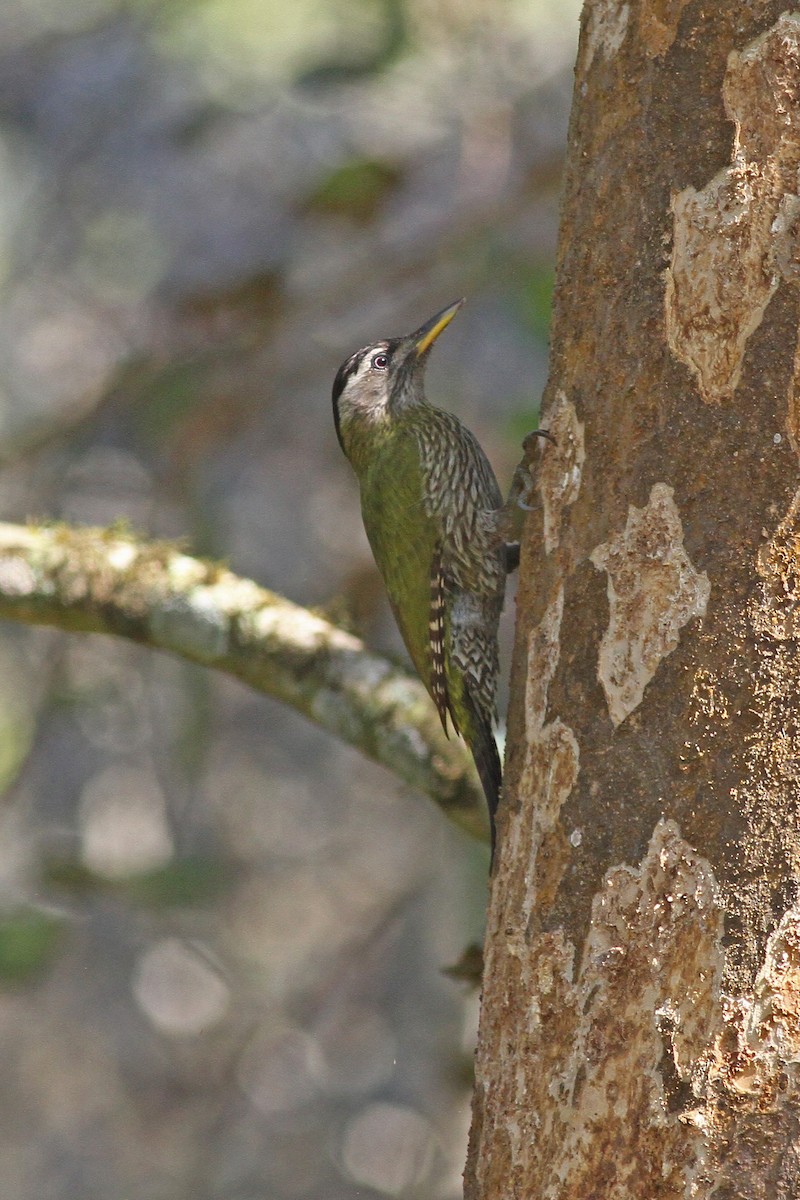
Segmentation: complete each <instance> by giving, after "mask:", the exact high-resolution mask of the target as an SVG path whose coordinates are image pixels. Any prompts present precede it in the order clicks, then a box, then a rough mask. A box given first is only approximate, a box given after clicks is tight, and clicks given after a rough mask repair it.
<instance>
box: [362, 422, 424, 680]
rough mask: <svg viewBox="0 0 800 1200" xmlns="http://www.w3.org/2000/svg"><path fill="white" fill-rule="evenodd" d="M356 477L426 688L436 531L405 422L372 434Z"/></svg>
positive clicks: (376, 551) (368, 527) (374, 542)
mask: <svg viewBox="0 0 800 1200" xmlns="http://www.w3.org/2000/svg"><path fill="white" fill-rule="evenodd" d="M359 477H360V483H361V513H362V516H363V520H364V528H365V529H366V532H367V537H368V538H369V544H370V546H371V547H372V553H373V554H374V556H375V562H376V563H377V565H378V569H379V570H380V572H381V574H382V576H383V578H384V582H385V584H386V591H387V593H388V595H389V602H390V603H391V606H392V611H393V612H394V615H395V619H396V621H397V624H398V626H399V629H400V633H401V634H402V637H403V641H404V642H405V644H406V648H407V650H408V653H409V654H410V656H411V660H412V662H413V663H414V666H415V667H416V669H417V672H418V674H419V676H420V678H421V679H422V682H423V683H424V684H425V686H426V688H428V690H429V691H430V686H431V647H430V636H429V631H428V620H429V616H430V603H431V564H432V563H433V559H434V554H435V551H436V540H437V531H436V528H435V526H434V524H433V522H432V521H431V520H430V519H429V518H428V517H427V516H426V514H425V511H424V508H423V503H422V496H423V480H422V476H421V472H420V461H419V450H418V447H417V443H416V441H415V439H414V436H413V433H412V432H411V428H410V426H409V425H408V424H406V423H403V424H400V425H398V426H396V427H393V428H389V429H387V430H386V431H385V432H383V434H382V436H381V437H380V438H379V439H376V443H375V445H374V446H373V453H372V455H371V456H370V458H369V462H368V464H367V465H366V467H365V469H364V470H363V472H359Z"/></svg>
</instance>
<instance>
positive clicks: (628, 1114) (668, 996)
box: [467, 821, 723, 1200]
mask: <svg viewBox="0 0 800 1200" xmlns="http://www.w3.org/2000/svg"><path fill="white" fill-rule="evenodd" d="M515 905H516V898H515V897H514V896H513V895H512V894H511V892H504V891H502V890H501V889H499V888H496V889H495V894H494V896H493V898H492V905H491V909H490V914H489V933H490V936H489V939H488V945H490V946H491V945H493V946H496V947H498V950H499V953H498V959H497V960H496V961H495V963H494V967H493V970H492V971H490V972H488V973H487V975H486V977H485V980H486V981H485V996H484V1014H485V1015H484V1021H485V1026H484V1028H483V1030H482V1037H481V1047H480V1054H479V1059H478V1087H477V1093H476V1105H477V1106H478V1108H479V1111H480V1113H481V1117H482V1120H481V1122H480V1123H476V1129H478V1130H479V1131H480V1141H479V1142H478V1143H474V1144H473V1146H472V1147H471V1154H470V1161H469V1164H468V1171H467V1185H468V1186H467V1196H469V1197H472V1196H475V1195H477V1193H476V1192H475V1191H474V1190H471V1185H470V1181H471V1179H472V1178H474V1172H475V1170H476V1168H477V1169H478V1177H479V1178H480V1177H481V1174H482V1175H483V1178H484V1179H485V1180H488V1181H489V1185H488V1187H486V1188H485V1190H483V1191H481V1193H480V1195H481V1197H484V1198H485V1200H501V1198H502V1200H523V1198H524V1200H530V1197H532V1196H536V1197H539V1198H540V1200H564V1197H566V1196H575V1197H586V1198H587V1200H588V1198H589V1197H611V1196H613V1197H614V1200H640V1198H641V1197H642V1196H647V1197H648V1200H662V1198H663V1200H666V1198H667V1197H669V1198H670V1200H675V1198H676V1197H679V1196H681V1197H682V1196H683V1195H684V1194H687V1195H688V1194H689V1193H688V1192H686V1193H685V1192H684V1187H685V1181H686V1180H687V1179H688V1178H689V1177H690V1176H691V1175H692V1174H693V1173H695V1172H696V1171H697V1169H698V1167H699V1165H700V1164H701V1163H702V1159H703V1155H704V1148H705V1142H704V1137H703V1134H702V1132H701V1130H700V1129H698V1127H697V1123H696V1122H693V1121H692V1120H687V1119H685V1118H684V1114H685V1113H686V1112H692V1110H693V1107H694V1105H695V1104H696V1102H697V1093H696V1087H698V1086H703V1085H704V1082H705V1077H704V1075H703V1074H702V1071H701V1070H700V1069H699V1067H702V1064H703V1061H704V1057H703V1056H704V1055H706V1054H707V1053H708V1050H709V1047H710V1046H711V1045H712V1044H713V1042H714V1038H715V1036H716V1034H717V1032H718V1030H719V1028H720V1025H721V1018H720V1004H719V984H720V979H721V972H722V949H721V939H722V935H723V914H722V911H721V907H720V904H719V900H718V892H717V885H716V882H715V880H714V876H713V873H712V870H711V867H710V865H709V864H708V863H707V862H706V861H705V860H704V859H702V858H701V857H700V856H699V855H698V854H696V853H695V852H694V851H693V850H692V848H691V847H690V846H689V845H688V844H687V843H686V842H685V841H684V840H683V839H682V837H681V835H680V831H679V830H678V827H677V825H676V824H675V823H674V822H672V821H661V822H659V824H658V825H657V827H656V829H655V830H654V832H653V836H652V838H651V841H650V845H649V847H648V850H647V853H646V854H645V857H644V859H643V860H642V862H641V863H640V864H639V865H638V866H636V867H627V866H619V867H614V868H612V869H611V870H610V871H608V873H607V874H606V876H605V879H604V881H603V884H602V887H601V888H600V891H599V892H598V894H597V895H596V896H595V899H594V903H593V906H592V926H591V932H590V934H589V936H588V938H587V941H586V945H585V947H584V950H583V954H582V956H581V966H580V969H579V970H578V971H577V972H576V970H575V961H574V960H575V954H574V950H573V948H572V946H571V945H570V943H569V941H568V940H567V939H566V938H565V936H564V934H563V931H554V932H541V933H539V934H536V935H531V936H529V937H528V938H521V937H515V936H513V933H514V922H515V919H516V915H517V914H516V907H515ZM501 947H502V949H500V948H501ZM501 993H502V994H501ZM498 1059H499V1061H500V1062H501V1064H502V1069H501V1070H499V1071H498V1069H497V1062H498ZM500 1130H502V1137H500ZM632 1130H636V1136H635V1137H632V1136H631V1131H632ZM484 1152H486V1153H489V1154H490V1155H491V1160H492V1161H491V1163H488V1162H487V1163H483V1162H481V1161H480V1159H481V1155H482V1154H483V1153H484ZM512 1164H513V1165H512Z"/></svg>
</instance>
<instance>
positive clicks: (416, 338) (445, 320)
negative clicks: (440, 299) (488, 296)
mask: <svg viewBox="0 0 800 1200" xmlns="http://www.w3.org/2000/svg"><path fill="white" fill-rule="evenodd" d="M463 303H464V300H463V298H462V299H461V300H456V302H455V303H454V304H448V306H447V308H443V309H442V311H441V312H438V313H437V314H436V316H435V317H431V319H430V321H426V322H425V324H424V325H420V327H419V329H418V330H417V332H416V333H414V334H412V335H411V340H412V341H413V343H414V349H415V350H416V352H417V358H420V357H421V356H422V355H423V354H424V353H425V351H426V350H430V348H431V346H432V345H433V343H434V342H435V341H436V339H437V338H438V336H439V334H440V333H441V332H442V330H443V329H446V328H447V326H448V325H449V324H450V322H451V321H452V319H453V317H454V316H455V315H456V313H457V312H458V310H459V309H460V308H461V305H462V304H463Z"/></svg>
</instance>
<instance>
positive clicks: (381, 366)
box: [371, 354, 389, 371]
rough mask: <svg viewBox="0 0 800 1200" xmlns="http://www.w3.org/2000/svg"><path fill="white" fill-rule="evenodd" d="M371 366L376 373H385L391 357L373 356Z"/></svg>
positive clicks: (383, 355) (384, 355)
mask: <svg viewBox="0 0 800 1200" xmlns="http://www.w3.org/2000/svg"><path fill="white" fill-rule="evenodd" d="M371 365H372V366H373V367H374V368H375V370H376V371H385V370H386V368H387V367H388V365H389V356H388V355H386V354H373V356H372V364H371Z"/></svg>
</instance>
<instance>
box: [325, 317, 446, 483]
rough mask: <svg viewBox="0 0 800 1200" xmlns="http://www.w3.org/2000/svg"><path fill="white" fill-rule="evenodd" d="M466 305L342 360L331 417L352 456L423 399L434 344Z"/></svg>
mask: <svg viewBox="0 0 800 1200" xmlns="http://www.w3.org/2000/svg"><path fill="white" fill-rule="evenodd" d="M463 303H464V301H463V300H456V302H455V303H454V304H448V306H447V308H443V309H442V311H441V312H438V313H437V314H436V316H434V317H431V319H430V320H429V321H426V322H425V324H424V325H421V326H420V327H419V329H416V330H415V331H414V333H410V334H409V335H408V336H407V337H402V338H390V339H389V340H388V341H382V342H376V343H375V344H374V345H372V346H364V347H363V348H362V349H361V350H356V352H355V354H351V355H350V357H349V358H348V359H346V360H345V361H344V362H343V363H342V365H341V367H340V368H339V370H338V371H337V373H336V378H335V379H334V381H333V420H334V424H335V426H336V436H337V437H338V439H339V444H340V445H341V447H342V449H343V450H344V452H345V454H346V455H347V457H348V458H350V459H352V458H353V455H354V451H355V449H356V445H357V444H358V443H361V444H363V442H364V441H365V439H368V438H369V437H370V435H371V434H374V433H377V432H379V431H380V429H381V428H385V427H386V426H387V425H390V424H391V422H392V421H393V420H395V419H396V418H397V416H398V415H399V414H400V413H401V412H402V411H403V409H405V408H406V407H407V406H408V405H409V404H419V403H421V402H423V401H424V399H425V394H424V388H423V382H424V375H425V364H426V362H427V360H428V354H429V353H430V349H431V346H432V345H433V343H434V342H435V341H436V339H437V337H438V336H439V334H440V333H441V332H442V330H443V329H445V328H446V327H447V326H448V325H449V324H450V322H451V321H452V319H453V317H454V316H455V315H456V313H457V312H458V310H459V309H460V308H461V305H462V304H463Z"/></svg>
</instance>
